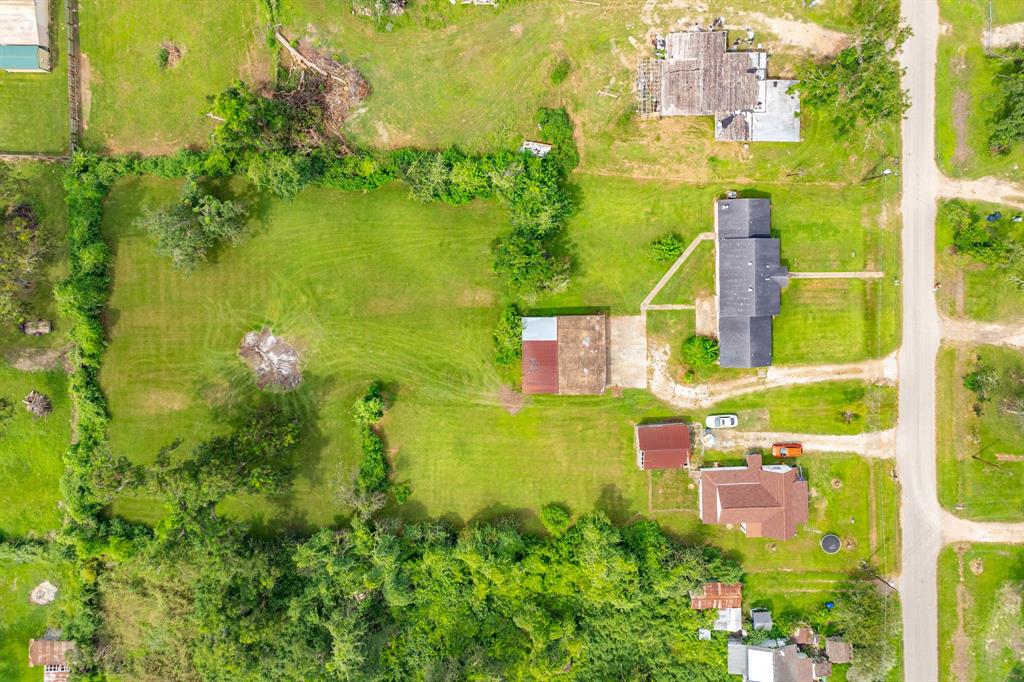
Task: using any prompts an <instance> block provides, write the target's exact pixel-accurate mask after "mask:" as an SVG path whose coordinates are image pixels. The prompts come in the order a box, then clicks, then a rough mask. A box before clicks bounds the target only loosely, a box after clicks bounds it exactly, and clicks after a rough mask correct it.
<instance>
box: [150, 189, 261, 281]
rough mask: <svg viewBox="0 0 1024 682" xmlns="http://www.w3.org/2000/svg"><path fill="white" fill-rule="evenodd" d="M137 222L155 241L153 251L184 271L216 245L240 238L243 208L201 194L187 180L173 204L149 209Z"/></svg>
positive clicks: (210, 195)
mask: <svg viewBox="0 0 1024 682" xmlns="http://www.w3.org/2000/svg"><path fill="white" fill-rule="evenodd" d="M138 223H139V226H140V227H141V228H142V229H144V230H145V231H146V232H148V233H149V234H150V236H151V237H152V238H153V240H154V241H155V242H156V250H157V253H159V254H161V255H162V256H166V257H168V258H170V259H171V263H172V264H173V265H174V267H176V268H178V269H181V270H186V271H187V270H194V269H195V268H196V267H198V266H199V265H201V264H202V263H205V262H206V261H208V260H209V259H210V257H211V255H212V254H213V252H214V250H215V249H216V248H217V247H218V246H219V245H221V244H223V243H225V242H236V243H237V242H238V241H239V240H240V239H241V237H242V229H243V227H244V223H245V209H244V208H242V206H241V204H239V203H237V202H234V201H224V200H221V199H218V198H217V197H215V196H213V195H212V194H207V193H204V192H203V191H202V190H201V189H200V187H199V184H198V183H197V182H195V181H194V180H192V179H189V180H187V181H186V182H185V186H184V187H183V188H182V190H181V196H180V198H179V199H178V202H177V203H176V204H174V205H173V206H170V207H167V208H162V209H150V210H148V211H146V213H144V214H143V215H142V217H141V218H139V221H138Z"/></svg>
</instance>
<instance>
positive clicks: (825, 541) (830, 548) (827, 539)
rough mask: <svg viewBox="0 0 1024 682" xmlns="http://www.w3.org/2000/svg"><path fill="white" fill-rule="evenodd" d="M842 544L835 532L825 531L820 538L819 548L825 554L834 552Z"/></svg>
mask: <svg viewBox="0 0 1024 682" xmlns="http://www.w3.org/2000/svg"><path fill="white" fill-rule="evenodd" d="M842 546H843V543H842V541H841V540H840V539H839V536H838V535H836V534H835V533H827V534H826V535H825V536H824V537H823V538H821V549H822V551H823V552H825V554H835V553H836V552H838V551H839V548H840V547H842Z"/></svg>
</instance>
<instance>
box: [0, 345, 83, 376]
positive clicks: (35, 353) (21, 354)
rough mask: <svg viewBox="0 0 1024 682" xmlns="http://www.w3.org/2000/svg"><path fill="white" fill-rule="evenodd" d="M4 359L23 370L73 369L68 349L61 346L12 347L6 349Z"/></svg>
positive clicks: (17, 368) (15, 367)
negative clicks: (60, 347)
mask: <svg viewBox="0 0 1024 682" xmlns="http://www.w3.org/2000/svg"><path fill="white" fill-rule="evenodd" d="M3 357H4V360H6V361H7V364H9V365H10V366H11V367H13V368H14V369H16V370H18V371H21V372H45V371H49V370H54V369H63V370H65V371H68V372H70V371H71V365H70V362H69V361H68V357H67V350H64V349H59V348H12V349H9V350H6V351H4V354H3Z"/></svg>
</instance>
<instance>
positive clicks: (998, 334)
mask: <svg viewBox="0 0 1024 682" xmlns="http://www.w3.org/2000/svg"><path fill="white" fill-rule="evenodd" d="M942 338H944V339H946V340H948V341H956V342H959V343H972V344H991V345H994V346H1010V347H1012V348H1024V326H1022V325H1020V324H1000V323H998V322H976V321H974V320H965V319H953V318H950V317H943V318H942Z"/></svg>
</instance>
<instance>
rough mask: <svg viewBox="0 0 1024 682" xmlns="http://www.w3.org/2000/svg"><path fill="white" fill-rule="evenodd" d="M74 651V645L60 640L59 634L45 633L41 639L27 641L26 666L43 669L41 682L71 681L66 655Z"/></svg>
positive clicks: (69, 666)
mask: <svg viewBox="0 0 1024 682" xmlns="http://www.w3.org/2000/svg"><path fill="white" fill-rule="evenodd" d="M74 649H75V643H74V642H71V641H68V640H63V639H60V633H59V632H56V631H47V633H46V635H44V636H43V638H42V639H30V640H29V641H28V665H29V667H30V668H35V667H36V666H42V667H43V682H68V680H70V679H71V665H70V661H69V660H68V654H69V653H70V652H72V651H74Z"/></svg>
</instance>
